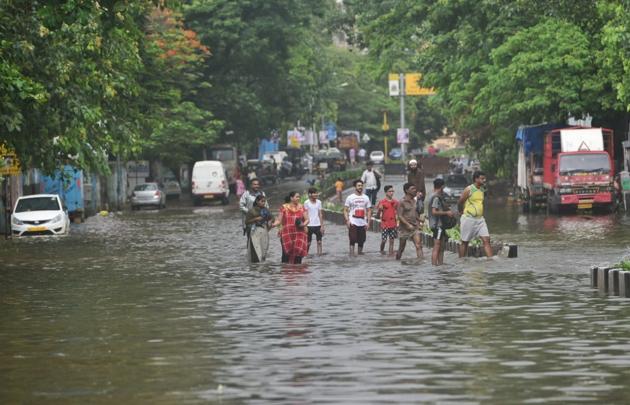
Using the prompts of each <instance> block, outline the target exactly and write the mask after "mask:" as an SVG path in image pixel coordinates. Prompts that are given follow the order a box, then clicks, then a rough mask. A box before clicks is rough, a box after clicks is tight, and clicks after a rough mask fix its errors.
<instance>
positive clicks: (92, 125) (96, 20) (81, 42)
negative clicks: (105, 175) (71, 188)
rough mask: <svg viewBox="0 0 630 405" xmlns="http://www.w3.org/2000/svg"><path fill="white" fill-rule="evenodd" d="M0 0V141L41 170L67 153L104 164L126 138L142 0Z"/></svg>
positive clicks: (133, 128) (132, 123)
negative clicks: (27, 2)
mask: <svg viewBox="0 0 630 405" xmlns="http://www.w3.org/2000/svg"><path fill="white" fill-rule="evenodd" d="M21 3H22V2H18V1H6V2H2V3H0V16H1V17H0V27H1V29H2V37H3V38H4V39H3V40H2V41H1V42H0V58H1V61H0V62H1V63H0V66H1V67H0V76H1V78H0V83H1V84H0V86H1V87H2V90H3V91H2V93H3V96H2V97H3V103H2V107H1V108H2V111H1V113H0V125H2V127H3V128H2V129H3V131H2V141H3V142H4V143H6V144H7V146H9V147H12V148H14V149H15V150H16V152H17V154H18V156H19V157H20V158H21V160H22V161H23V162H24V163H25V164H26V165H30V166H38V167H41V168H43V169H45V170H47V171H50V170H52V169H53V168H55V167H56V166H58V165H59V164H60V163H63V162H64V161H65V160H68V159H70V160H71V161H72V162H73V164H75V165H76V166H79V167H91V168H100V169H102V170H107V165H106V162H107V158H108V153H109V152H110V151H113V150H117V151H120V150H122V149H126V148H128V147H130V146H131V145H133V144H134V142H135V140H136V139H137V136H138V132H137V129H138V126H137V110H136V109H134V108H129V105H128V102H127V101H126V100H128V99H130V98H133V97H134V96H135V95H137V93H138V86H137V82H136V78H137V75H138V73H139V71H140V70H141V68H142V64H141V61H140V58H139V54H138V50H139V47H140V45H141V43H142V38H143V33H142V30H141V29H140V26H139V25H138V19H140V18H141V16H142V14H143V13H144V11H145V9H146V7H147V6H148V4H149V3H148V2H142V1H141V2H134V3H133V4H128V3H127V2H122V1H120V2H118V1H110V2H105V3H106V5H104V6H101V5H99V3H96V2H85V1H78V0H75V1H72V0H68V1H65V2H63V3H61V4H59V3H56V2H55V3H49V2H41V3H33V4H32V5H31V6H30V7H24V6H23V5H22V4H21Z"/></svg>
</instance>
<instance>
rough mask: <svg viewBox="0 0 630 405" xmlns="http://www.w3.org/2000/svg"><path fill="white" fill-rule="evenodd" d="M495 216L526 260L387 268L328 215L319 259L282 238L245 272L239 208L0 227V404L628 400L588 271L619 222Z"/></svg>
mask: <svg viewBox="0 0 630 405" xmlns="http://www.w3.org/2000/svg"><path fill="white" fill-rule="evenodd" d="M271 200H272V204H275V205H279V203H280V201H281V193H275V194H274V193H272V197H271ZM486 217H487V221H488V224H489V228H490V232H491V234H492V237H493V239H496V240H501V241H506V242H507V241H509V242H514V243H516V244H518V246H519V257H518V258H517V259H504V258H498V259H494V260H485V259H465V260H460V259H458V258H456V257H455V256H454V255H453V254H450V253H446V255H445V262H446V263H447V265H445V266H443V267H441V268H434V267H431V266H430V259H425V260H422V261H417V260H415V259H413V256H414V252H413V249H410V248H408V249H407V251H406V252H405V258H404V260H403V261H402V262H395V261H393V260H391V259H390V258H387V257H382V256H380V255H379V254H378V243H379V240H378V235H377V234H375V233H369V234H368V241H367V245H366V254H365V255H364V256H361V257H357V258H352V259H350V258H348V257H347V255H346V252H347V236H346V231H345V228H343V227H340V226H336V225H332V224H327V229H326V231H327V232H326V235H325V238H324V251H325V255H323V256H321V257H311V258H308V259H307V260H306V262H307V263H306V264H304V265H301V266H288V265H284V266H283V265H280V264H279V261H280V260H279V259H280V246H279V242H278V240H277V238H276V237H275V236H273V237H272V243H271V248H270V255H269V256H270V261H269V262H268V263H265V264H259V265H251V266H250V265H247V264H246V263H245V239H244V237H243V236H242V234H241V231H240V217H239V214H238V211H237V210H236V208H235V206H234V204H233V205H231V206H229V207H227V208H223V207H221V206H219V205H216V206H214V205H213V206H207V207H200V208H193V207H190V206H187V205H185V204H183V205H182V206H179V207H176V208H170V209H167V210H164V211H160V212H157V211H150V210H145V211H140V212H124V213H121V214H115V215H111V216H108V217H100V216H97V217H92V218H89V219H88V220H87V221H86V223H84V224H81V225H73V226H72V230H71V234H70V236H68V237H65V238H57V239H50V238H33V239H23V240H12V241H1V242H0V260H1V261H0V263H1V265H0V375H1V376H2V381H1V382H0V402H1V403H40V402H45V403H64V404H65V403H86V402H90V403H113V402H116V403H208V402H212V403H216V402H222V403H243V402H245V403H248V402H260V401H263V402H271V401H273V402H274V403H300V402H301V403H305V402H331V403H346V402H353V403H383V402H396V403H401V402H415V403H418V402H429V403H431V402H435V403H453V402H457V403H501V404H504V403H542V402H544V403H548V402H552V401H555V402H558V403H574V402H591V403H626V402H627V398H628V397H629V395H630V385H628V384H627V381H628V379H629V378H630V350H629V348H630V346H629V344H628V342H627V338H628V336H629V335H630V324H629V323H628V322H627V320H628V319H629V316H630V306H629V305H628V301H627V300H624V299H620V298H612V297H603V296H600V295H598V294H597V292H596V291H594V290H591V289H590V287H589V284H588V268H589V267H590V266H591V265H594V264H603V263H611V262H616V261H618V260H619V259H620V258H621V257H622V256H623V255H625V254H627V253H628V246H630V234H628V233H627V232H626V229H627V226H628V224H629V222H630V221H629V219H628V217H625V216H624V215H623V214H621V215H610V216H565V217H547V216H546V215H544V214H538V215H527V216H524V215H522V214H520V213H519V210H518V209H517V207H515V206H511V205H508V204H505V202H501V201H497V202H494V203H493V204H492V205H490V206H489V207H488V209H487V216H486ZM425 255H426V257H427V258H428V257H429V255H428V251H427V250H426V249H425Z"/></svg>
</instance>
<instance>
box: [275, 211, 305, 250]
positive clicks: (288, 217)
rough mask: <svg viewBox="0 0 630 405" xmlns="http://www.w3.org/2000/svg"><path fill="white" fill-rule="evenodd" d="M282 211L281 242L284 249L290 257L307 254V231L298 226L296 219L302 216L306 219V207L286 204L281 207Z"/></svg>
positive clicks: (302, 218)
mask: <svg viewBox="0 0 630 405" xmlns="http://www.w3.org/2000/svg"><path fill="white" fill-rule="evenodd" d="M280 212H281V213H282V232H281V233H280V242H281V243H282V249H283V250H284V252H285V253H286V254H287V256H289V257H295V256H301V257H304V256H306V249H307V247H308V242H307V240H306V232H304V228H297V227H296V226H295V220H296V219H298V218H300V219H301V220H302V222H303V221H304V207H303V206H302V205H301V204H300V205H298V206H297V208H294V207H292V206H291V205H290V204H284V205H283V206H282V207H280Z"/></svg>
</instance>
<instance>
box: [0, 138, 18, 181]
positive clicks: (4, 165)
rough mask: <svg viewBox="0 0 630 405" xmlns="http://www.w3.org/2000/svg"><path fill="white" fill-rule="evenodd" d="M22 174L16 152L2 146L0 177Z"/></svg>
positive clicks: (0, 151)
mask: <svg viewBox="0 0 630 405" xmlns="http://www.w3.org/2000/svg"><path fill="white" fill-rule="evenodd" d="M12 174H20V161H19V160H18V158H17V156H16V155H15V152H13V151H12V150H9V149H7V148H6V147H5V146H4V145H2V144H0V175H12Z"/></svg>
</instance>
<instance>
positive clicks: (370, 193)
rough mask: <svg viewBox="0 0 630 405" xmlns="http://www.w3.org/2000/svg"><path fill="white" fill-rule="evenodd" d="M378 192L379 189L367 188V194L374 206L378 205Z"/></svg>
mask: <svg viewBox="0 0 630 405" xmlns="http://www.w3.org/2000/svg"><path fill="white" fill-rule="evenodd" d="M377 194H378V190H376V189H375V188H374V189H369V190H365V195H366V196H367V197H368V198H369V199H370V202H371V203H372V208H374V206H375V205H376V195H377Z"/></svg>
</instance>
